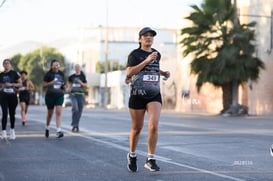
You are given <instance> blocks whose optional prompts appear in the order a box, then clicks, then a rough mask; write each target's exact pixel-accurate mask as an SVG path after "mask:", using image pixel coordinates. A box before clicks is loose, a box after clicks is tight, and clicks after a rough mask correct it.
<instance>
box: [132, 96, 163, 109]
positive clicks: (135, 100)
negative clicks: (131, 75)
mask: <svg viewBox="0 0 273 181" xmlns="http://www.w3.org/2000/svg"><path fill="white" fill-rule="evenodd" d="M150 102H159V103H160V104H162V98H161V94H158V95H157V96H155V97H153V98H151V99H144V98H142V97H141V96H134V95H131V96H130V98H129V108H130V109H146V106H147V104H148V103H150Z"/></svg>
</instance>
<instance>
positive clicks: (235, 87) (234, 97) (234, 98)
mask: <svg viewBox="0 0 273 181" xmlns="http://www.w3.org/2000/svg"><path fill="white" fill-rule="evenodd" d="M233 6H234V17H233V18H234V19H233V24H234V29H236V28H237V26H238V15H237V0H234V4H233ZM237 106H238V81H237V80H233V81H232V107H233V108H237Z"/></svg>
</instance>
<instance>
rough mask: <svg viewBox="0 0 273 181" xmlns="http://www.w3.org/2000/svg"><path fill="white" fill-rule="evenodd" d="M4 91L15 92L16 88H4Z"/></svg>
mask: <svg viewBox="0 0 273 181" xmlns="http://www.w3.org/2000/svg"><path fill="white" fill-rule="evenodd" d="M4 92H5V93H14V89H13V88H4Z"/></svg>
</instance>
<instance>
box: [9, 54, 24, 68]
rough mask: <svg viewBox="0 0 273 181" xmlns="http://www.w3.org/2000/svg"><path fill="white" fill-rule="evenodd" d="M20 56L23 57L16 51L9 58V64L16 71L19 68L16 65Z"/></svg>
mask: <svg viewBox="0 0 273 181" xmlns="http://www.w3.org/2000/svg"><path fill="white" fill-rule="evenodd" d="M22 57H23V55H22V54H20V53H18V54H16V55H14V56H13V57H12V58H11V65H12V68H13V70H15V71H17V72H19V71H20V69H19V67H18V64H19V62H20V60H21V58H22Z"/></svg>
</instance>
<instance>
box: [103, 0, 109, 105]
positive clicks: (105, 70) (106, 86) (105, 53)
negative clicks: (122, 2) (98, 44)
mask: <svg viewBox="0 0 273 181" xmlns="http://www.w3.org/2000/svg"><path fill="white" fill-rule="evenodd" d="M105 10H106V12H105V16H106V17H105V30H104V31H105V36H104V46H105V47H104V48H105V52H104V56H105V60H104V75H105V79H104V104H103V106H104V108H106V107H107V104H108V85H107V83H108V75H107V74H108V52H109V50H108V49H109V47H108V0H106V1H105Z"/></svg>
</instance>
